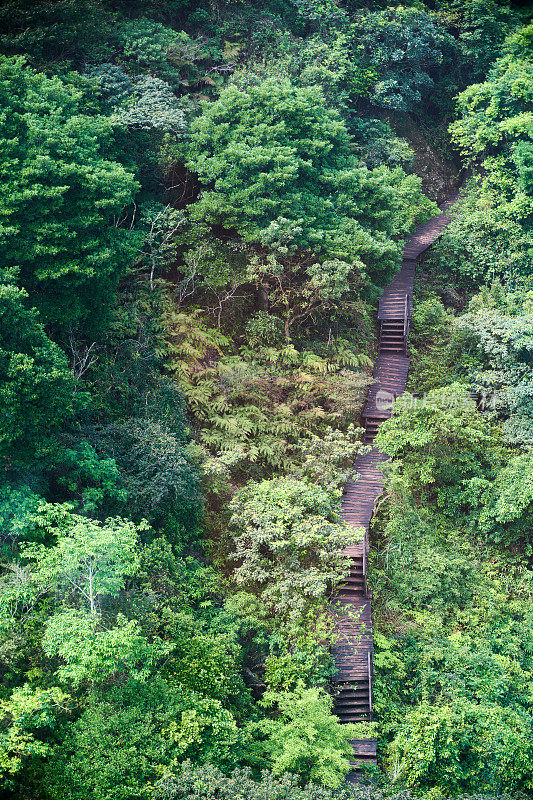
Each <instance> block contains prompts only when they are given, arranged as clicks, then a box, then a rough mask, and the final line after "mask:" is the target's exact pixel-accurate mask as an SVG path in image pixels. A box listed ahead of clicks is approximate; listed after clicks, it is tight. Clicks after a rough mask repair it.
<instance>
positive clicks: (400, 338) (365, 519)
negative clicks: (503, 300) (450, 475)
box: [331, 192, 459, 781]
mask: <svg viewBox="0 0 533 800" xmlns="http://www.w3.org/2000/svg"><path fill="white" fill-rule="evenodd" d="M458 196H459V193H458V192H457V194H455V195H454V196H453V197H451V198H450V199H449V200H447V201H446V202H445V203H444V204H443V205H442V206H441V213H440V214H439V215H437V216H436V217H433V219H431V220H429V221H428V222H425V223H423V224H422V225H419V227H418V228H417V229H416V230H415V231H414V233H413V234H412V235H411V236H410V237H409V238H408V239H407V240H406V243H405V247H404V251H403V261H402V266H401V269H400V270H399V271H398V272H397V274H396V275H395V277H394V278H393V280H392V281H391V283H390V284H389V285H388V286H387V287H386V288H385V289H384V290H383V293H382V295H381V298H380V301H379V308H378V320H379V323H380V335H379V356H378V358H377V360H376V363H375V365H374V372H373V382H372V383H371V385H370V387H369V390H368V396H367V401H366V404H365V407H364V409H363V415H362V416H363V425H364V429H365V433H364V437H363V441H364V443H365V444H368V445H371V444H372V443H373V441H374V438H375V436H376V433H377V431H378V428H379V426H380V425H381V423H382V422H383V420H385V419H388V418H389V417H390V416H391V414H392V406H393V403H394V401H395V399H396V398H397V397H399V396H400V395H401V394H403V392H404V391H405V387H406V384H407V373H408V370H409V357H408V350H407V342H408V336H409V325H410V320H411V312H412V307H413V285H414V276H415V269H416V262H417V259H418V258H419V256H420V255H421V254H422V253H423V252H424V251H425V250H427V249H428V247H430V246H431V245H432V244H433V242H434V241H435V240H436V239H437V238H438V237H439V236H440V234H441V233H442V231H443V230H444V229H445V228H446V226H447V225H449V223H450V222H451V219H452V218H451V216H450V213H449V212H450V210H451V207H452V206H453V204H454V203H455V202H456V200H457V198H458ZM386 458H387V456H386V455H385V454H384V453H381V452H380V451H379V450H378V449H377V448H376V447H372V448H371V449H370V450H369V452H367V453H365V454H363V455H360V456H358V457H357V459H356V461H355V470H356V473H357V479H356V480H355V481H353V482H351V483H348V484H347V485H346V487H345V490H344V495H343V500H342V508H341V517H342V519H343V520H345V521H346V522H348V523H349V524H350V525H352V526H353V527H354V528H359V529H361V528H362V529H363V530H364V535H363V538H362V540H361V541H359V542H357V543H355V544H354V545H352V546H350V547H348V548H347V549H346V550H345V553H346V555H348V556H349V557H350V560H351V565H350V573H349V575H348V577H347V578H346V580H345V581H344V582H343V583H342V584H340V585H339V586H338V587H337V588H336V590H335V593H334V596H333V599H332V605H333V609H334V614H335V618H336V627H337V633H338V639H337V641H336V643H335V644H334V645H332V647H331V653H332V655H333V658H334V661H335V667H336V669H337V672H336V674H335V676H334V678H333V683H334V688H335V690H336V694H335V713H336V714H337V716H338V717H339V719H340V721H341V722H370V721H371V720H372V675H373V642H372V616H371V611H372V608H371V606H372V593H371V592H370V591H369V590H368V586H367V563H368V550H369V527H370V520H371V518H372V515H373V513H374V508H375V504H376V502H377V500H378V499H379V497H380V495H381V493H382V491H383V486H384V480H383V474H382V472H381V469H380V466H379V465H380V463H382V462H383V461H385V460H386ZM351 744H352V746H353V749H354V759H353V761H352V762H351V763H352V767H353V769H352V772H350V773H349V774H348V780H351V781H354V780H356V777H357V770H358V768H360V767H361V766H362V765H363V764H364V763H371V764H375V763H376V744H377V742H376V740H375V739H361V740H359V739H357V740H352V741H351Z"/></svg>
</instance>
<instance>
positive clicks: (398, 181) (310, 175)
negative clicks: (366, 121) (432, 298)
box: [188, 79, 430, 299]
mask: <svg viewBox="0 0 533 800" xmlns="http://www.w3.org/2000/svg"><path fill="white" fill-rule="evenodd" d="M188 163H189V167H190V168H191V169H193V170H194V171H195V172H197V173H198V175H199V177H200V180H201V181H202V183H203V184H204V185H205V188H204V190H203V192H202V194H201V197H200V198H199V200H198V201H197V202H196V203H195V204H194V206H193V207H192V209H191V216H192V218H193V219H197V220H205V221H207V222H209V223H210V224H212V225H223V226H224V227H225V228H227V229H230V230H231V229H232V228H236V229H237V230H238V232H239V233H240V235H241V236H243V238H244V239H245V240H247V241H250V242H257V243H261V244H263V245H264V246H266V247H268V248H270V249H274V250H275V251H276V252H277V254H278V261H281V262H282V263H281V265H279V266H278V272H279V273H280V275H282V274H283V273H284V274H285V275H286V276H287V277H288V278H290V273H291V262H290V258H289V257H290V255H291V254H295V253H296V252H297V251H298V250H299V249H302V248H303V249H304V250H306V251H311V252H314V253H316V254H317V258H313V259H312V261H310V262H308V261H307V260H306V258H303V259H300V261H298V259H297V260H296V261H295V263H294V264H292V269H293V271H295V272H298V271H299V272H300V273H301V277H300V281H299V282H300V284H303V283H305V282H307V281H309V283H310V285H311V286H314V288H315V289H316V290H320V291H319V294H321V297H322V299H325V298H328V297H330V296H335V292H337V295H336V296H339V294H338V293H339V292H340V293H342V292H345V291H346V290H347V289H348V282H347V274H346V272H347V270H351V271H352V273H353V276H352V280H355V279H357V280H360V276H361V275H363V276H364V275H365V274H366V273H367V271H368V270H370V271H371V270H372V268H373V270H374V271H375V272H376V273H377V274H378V275H379V274H380V273H381V275H383V273H386V272H387V268H390V267H391V266H392V265H393V264H395V262H396V259H397V256H398V249H397V245H396V244H395V243H394V241H393V239H392V236H393V235H394V233H396V232H397V231H399V230H403V229H406V228H408V227H409V226H410V224H412V222H413V221H414V220H415V219H418V218H423V216H424V214H425V213H426V212H427V211H428V210H429V208H430V204H429V203H428V201H426V200H425V199H423V197H422V195H421V194H420V191H419V182H418V181H417V179H416V178H414V176H409V177H407V176H405V174H404V173H403V171H402V170H396V171H394V172H390V171H388V170H386V169H384V168H382V169H381V170H380V171H379V172H378V171H374V172H370V171H369V170H367V169H366V168H364V167H359V166H358V165H357V164H356V162H355V160H354V158H353V155H352V154H351V152H350V145H349V137H348V133H347V130H346V126H345V124H344V122H343V120H342V118H341V116H340V114H339V113H338V112H337V111H335V110H333V109H330V108H328V107H327V105H326V104H325V102H324V98H323V95H322V92H321V89H320V87H318V86H309V87H298V86H294V85H292V84H291V82H290V81H289V80H287V79H285V80H281V81H280V80H274V79H267V80H264V81H263V82H261V83H259V84H257V85H256V84H254V82H253V81H252V82H251V84H250V85H249V86H247V87H246V88H240V87H239V86H238V85H236V84H230V85H229V86H228V87H227V88H226V89H224V90H223V91H222V92H221V94H220V97H219V99H218V100H217V101H216V102H214V103H212V104H210V105H206V106H205V107H204V111H203V113H202V114H201V116H200V117H198V119H197V120H195V122H194V123H193V125H192V148H191V154H190V158H189V162H188ZM407 195H409V200H410V202H409V203H407V202H405V200H406V199H407ZM287 259H289V261H288V262H287ZM284 261H285V262H287V263H286V264H285V263H284ZM317 261H319V262H320V264H322V262H327V263H326V266H325V268H324V270H323V273H324V274H323V276H322V277H321V278H320V280H319V276H320V275H321V274H322V271H321V267H320V264H317V263H316V262H317ZM365 265H366V266H365ZM339 269H340V270H341V272H342V276H341V277H342V280H341V279H339V277H335V276H336V275H337V273H338V272H339ZM267 271H268V270H267ZM280 281H281V282H282V281H283V278H282V277H279V276H278V280H277V282H278V283H279V282H280ZM320 281H322V283H323V284H324V285H323V286H321V285H320ZM273 283H274V284H276V280H274V281H273ZM330 284H332V285H330Z"/></svg>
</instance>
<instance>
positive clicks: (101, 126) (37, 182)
mask: <svg viewBox="0 0 533 800" xmlns="http://www.w3.org/2000/svg"><path fill="white" fill-rule="evenodd" d="M0 98H1V102H2V105H3V107H4V108H5V112H4V114H3V115H2V117H1V119H0V133H1V136H2V151H3V158H2V164H3V167H2V169H3V173H2V175H3V180H2V195H3V198H4V199H3V210H2V227H1V229H0V243H1V246H2V251H3V256H4V260H5V263H6V265H7V266H8V268H13V267H16V268H17V269H18V270H19V271H20V281H21V283H22V285H23V286H24V287H25V288H26V289H27V290H28V291H29V292H30V295H31V297H32V301H33V302H38V304H39V307H40V308H41V309H42V311H43V314H44V316H45V318H46V319H47V320H51V321H53V322H54V323H55V324H56V325H60V326H63V327H65V326H68V325H72V324H73V323H75V322H76V320H78V319H79V318H84V319H87V318H89V319H91V317H93V319H91V323H92V324H93V325H94V315H95V314H96V315H101V313H102V308H103V307H104V308H105V305H106V300H107V301H109V295H110V293H112V291H113V290H114V288H115V286H116V283H117V280H118V277H119V275H120V274H121V273H122V272H124V271H125V270H126V269H127V267H128V266H129V265H130V263H131V260H132V256H133V253H134V248H135V240H134V239H132V236H131V234H130V232H129V231H128V230H123V229H121V228H120V227H119V224H118V223H119V219H120V217H121V215H123V213H124V208H125V206H127V205H128V204H129V203H131V201H132V199H133V194H134V191H135V187H136V185H135V181H134V178H133V175H132V174H131V173H129V172H127V171H126V170H125V169H124V168H123V167H122V166H121V165H120V164H119V163H118V162H117V161H116V160H113V155H114V153H113V150H114V142H113V126H112V124H111V123H110V121H109V120H108V119H106V118H104V117H99V116H88V115H87V114H86V113H84V108H83V105H84V102H85V99H84V92H83V90H81V89H79V88H76V87H75V86H74V85H72V84H70V85H69V83H67V82H65V81H62V80H61V79H59V78H57V77H55V78H47V77H45V76H44V75H43V74H40V73H37V72H34V71H33V70H31V69H30V68H29V67H26V66H25V65H24V62H23V61H22V60H21V59H17V60H13V59H11V60H10V59H3V60H2V61H1V62H0Z"/></svg>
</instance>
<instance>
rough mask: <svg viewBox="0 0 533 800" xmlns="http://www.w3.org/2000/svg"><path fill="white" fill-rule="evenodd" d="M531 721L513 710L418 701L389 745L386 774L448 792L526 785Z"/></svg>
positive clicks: (463, 701)
mask: <svg viewBox="0 0 533 800" xmlns="http://www.w3.org/2000/svg"><path fill="white" fill-rule="evenodd" d="M531 734H532V728H531V723H530V722H527V721H526V720H524V719H523V718H522V717H521V716H520V714H518V713H517V712H516V711H513V710H512V709H503V708H501V707H499V706H498V705H496V704H494V703H490V704H489V703H484V704H477V703H471V702H468V701H466V700H461V701H457V702H455V703H454V704H450V705H433V704H430V703H429V702H427V701H426V702H424V703H421V704H420V705H419V706H417V707H416V708H415V709H413V710H412V711H411V712H410V713H409V714H408V716H407V719H406V721H405V724H404V726H403V727H402V730H401V732H400V733H399V734H398V735H397V737H396V738H395V739H394V741H393V743H392V745H391V747H390V761H389V765H390V766H389V769H390V774H391V776H392V777H393V778H394V779H395V780H397V779H399V778H401V779H402V780H404V781H405V782H406V783H407V785H408V786H412V787H416V788H426V789H428V788H430V787H431V786H433V785H435V782H437V783H438V784H440V785H441V786H442V787H443V789H445V790H447V791H449V792H457V791H461V790H464V789H465V788H466V787H468V786H469V785H472V783H471V782H472V781H473V780H475V786H476V790H478V791H481V792H491V793H492V792H493V793H494V794H499V793H500V792H501V791H502V790H503V789H504V787H505V788H506V789H511V790H513V789H526V790H527V789H530V788H531V787H532V781H531V758H532V756H533V752H532V746H531V741H532V740H531Z"/></svg>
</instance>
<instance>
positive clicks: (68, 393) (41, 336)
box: [0, 272, 83, 461]
mask: <svg viewBox="0 0 533 800" xmlns="http://www.w3.org/2000/svg"><path fill="white" fill-rule="evenodd" d="M82 399H83V398H80V397H79V396H78V398H77V400H76V402H75V397H74V379H73V376H72V373H71V371H70V369H69V365H68V362H67V359H66V356H65V355H64V353H63V352H62V350H61V349H60V348H59V347H58V346H57V345H56V344H55V343H54V342H52V341H51V340H50V339H49V338H48V336H47V335H46V333H45V331H44V328H43V326H42V324H41V321H40V319H39V315H38V314H37V312H36V311H35V310H34V309H31V308H29V307H28V300H27V293H26V292H25V291H24V290H23V289H19V288H17V286H15V285H14V282H13V278H12V277H11V274H10V273H9V272H7V273H4V276H3V280H2V282H1V283H0V431H1V432H0V452H1V454H2V456H3V457H4V459H6V458H7V459H15V460H16V461H20V460H26V461H27V460H28V459H31V458H35V457H36V456H37V455H38V454H39V451H40V450H42V449H43V448H44V446H45V445H46V443H49V442H50V439H51V438H53V436H54V434H57V432H58V430H59V429H60V427H61V426H62V425H63V424H64V423H66V422H67V421H69V420H71V419H72V417H73V415H74V411H75V409H76V407H79V401H80V400H82Z"/></svg>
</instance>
